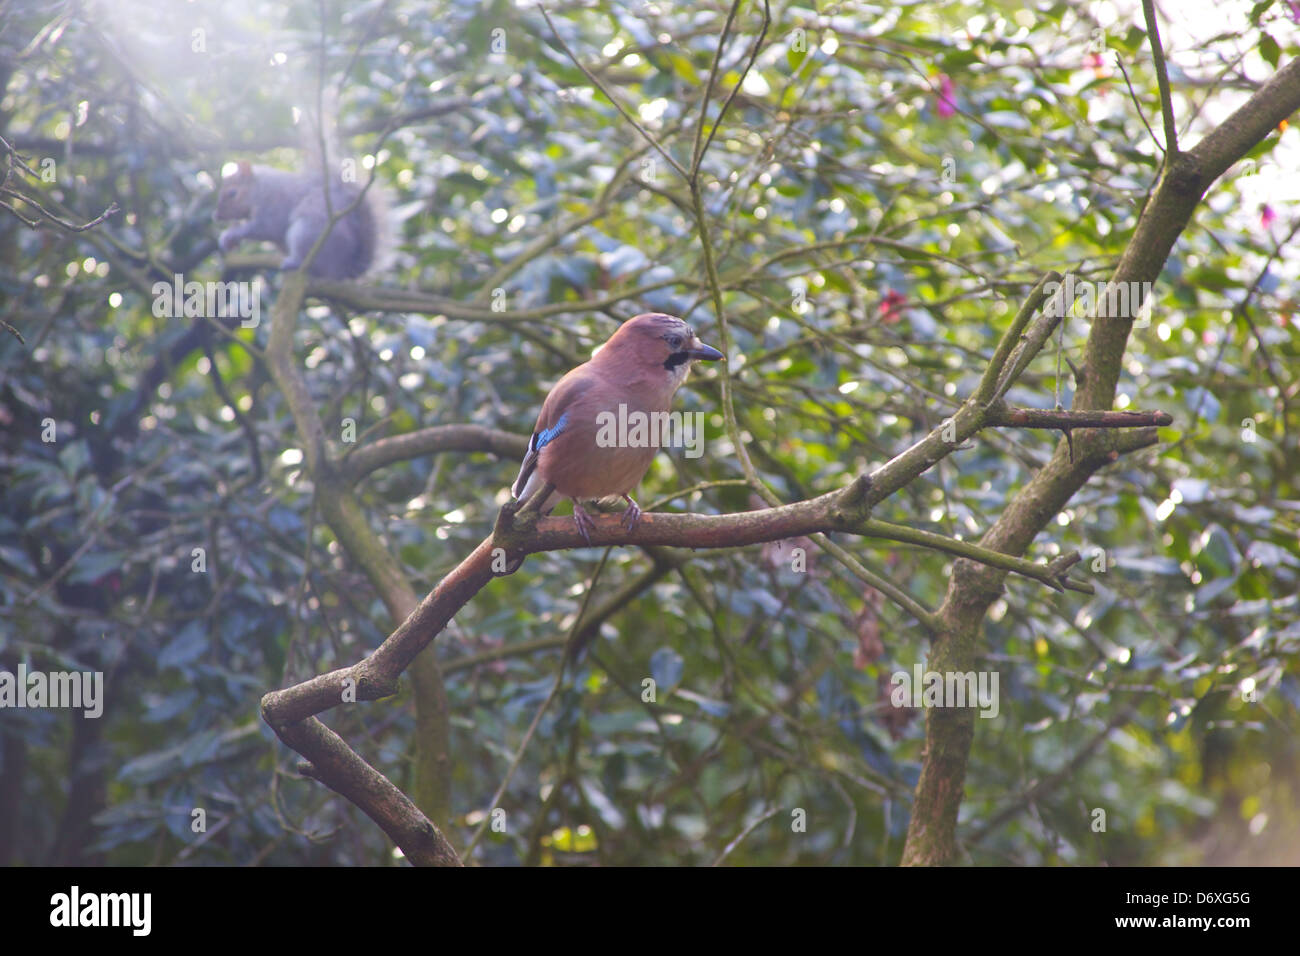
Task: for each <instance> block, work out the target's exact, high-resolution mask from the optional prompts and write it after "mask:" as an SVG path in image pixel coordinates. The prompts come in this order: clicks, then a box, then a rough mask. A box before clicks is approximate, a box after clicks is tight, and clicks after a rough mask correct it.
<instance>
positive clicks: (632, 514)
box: [620, 495, 641, 531]
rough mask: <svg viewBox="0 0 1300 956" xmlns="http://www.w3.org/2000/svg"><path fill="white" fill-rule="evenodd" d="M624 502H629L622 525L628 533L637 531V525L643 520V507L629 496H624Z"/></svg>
mask: <svg viewBox="0 0 1300 956" xmlns="http://www.w3.org/2000/svg"><path fill="white" fill-rule="evenodd" d="M623 500H625V501H626V502H627V510H626V511H624V512H623V520H622V521H621V522H620V524H622V525H623V527H624V528H627V530H628V531H635V530H636V523H637V522H638V521H640V520H641V506H640V505H638V504H637V503H636V502H635V501H633V500H632V499H631V498H630V497H629V496H627V495H624V496H623Z"/></svg>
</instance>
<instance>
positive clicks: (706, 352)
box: [686, 339, 722, 362]
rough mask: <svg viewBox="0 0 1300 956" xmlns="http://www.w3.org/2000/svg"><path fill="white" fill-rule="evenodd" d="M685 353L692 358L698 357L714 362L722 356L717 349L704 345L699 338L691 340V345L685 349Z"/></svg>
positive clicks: (701, 359) (704, 360)
mask: <svg viewBox="0 0 1300 956" xmlns="http://www.w3.org/2000/svg"><path fill="white" fill-rule="evenodd" d="M686 354H687V355H689V356H690V357H691V358H692V359H698V360H699V361H702V362H716V361H717V360H718V359H720V358H722V353H721V352H719V351H718V350H717V349H715V348H713V347H711V346H708V345H705V344H704V343H703V342H701V341H700V340H699V339H692V340H691V347H690V348H688V349H687V350H686Z"/></svg>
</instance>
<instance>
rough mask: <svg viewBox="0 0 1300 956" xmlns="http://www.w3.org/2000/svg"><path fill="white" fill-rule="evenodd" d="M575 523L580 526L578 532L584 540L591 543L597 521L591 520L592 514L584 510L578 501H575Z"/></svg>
mask: <svg viewBox="0 0 1300 956" xmlns="http://www.w3.org/2000/svg"><path fill="white" fill-rule="evenodd" d="M573 523H574V524H576V525H577V526H578V533H579V534H581V535H582V540H583V541H585V542H587V544H591V532H592V531H593V530H595V528H596V523H595V522H594V521H592V520H591V515H589V514H587V512H585V511H583V510H582V505H580V504H578V503H577V502H576V501H575V502H574V503H573Z"/></svg>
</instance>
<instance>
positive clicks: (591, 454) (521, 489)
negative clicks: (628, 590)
mask: <svg viewBox="0 0 1300 956" xmlns="http://www.w3.org/2000/svg"><path fill="white" fill-rule="evenodd" d="M720 358H722V353H721V352H719V351H718V350H717V349H715V348H710V347H709V346H707V345H705V344H704V343H703V342H701V341H700V340H699V339H697V338H696V337H695V333H694V332H693V331H692V330H691V327H690V326H689V325H687V324H686V323H685V322H683V321H682V320H681V319H679V318H677V317H675V316H671V315H664V314H663V313H661V312H648V313H645V314H644V315H638V316H636V317H635V318H631V319H628V320H627V321H626V322H624V323H623V324H622V325H620V326H619V327H618V329H617V330H616V331H615V332H614V334H613V335H611V336H610V337H609V341H608V342H606V343H605V344H604V345H603V346H602V347H601V348H600V349H599V351H597V352H596V354H595V356H594V357H593V358H592V359H591V361H590V362H586V363H584V364H582V365H579V366H578V367H577V368H575V369H574V370H573V371H571V372H569V373H568V374H567V375H565V376H564V378H562V379H560V380H559V381H558V382H557V383H556V384H555V387H554V388H552V389H551V393H550V394H549V395H547V396H546V401H545V402H543V403H542V412H541V414H540V415H538V416H537V426H536V427H535V428H534V429H533V437H532V439H531V440H530V441H529V443H528V454H526V455H525V456H524V462H523V465H522V467H520V469H519V477H518V478H516V479H515V483H514V485H513V486H512V488H511V493H512V494H513V495H514V496H515V498H516V499H518V500H519V501H521V502H523V501H526V500H527V499H528V498H530V497H531V496H532V495H533V494H535V493H536V492H537V491H538V489H540V488H542V487H543V486H545V485H546V484H547V483H548V482H549V483H551V484H553V485H554V486H555V491H554V492H553V493H552V494H551V495H550V496H549V497H548V498H547V499H546V501H545V502H543V504H542V508H541V513H542V514H544V515H545V514H550V512H551V510H552V509H553V508H554V507H555V505H556V504H557V503H558V502H559V500H560V498H561V497H564V498H569V499H571V500H572V501H573V520H574V522H575V523H576V524H577V525H578V530H579V531H580V532H581V533H582V537H583V538H584V539H585V540H586V542H587V543H588V544H590V543H591V536H590V532H591V529H592V528H594V527H595V525H594V524H593V522H592V520H591V516H590V515H588V514H587V512H585V511H584V510H583V509H582V505H581V504H579V501H580V500H587V501H590V500H594V499H599V498H608V497H611V496H615V495H617V496H618V497H621V498H622V499H623V500H624V501H626V502H627V511H626V512H625V513H624V515H623V522H622V523H623V525H624V526H625V527H626V528H627V529H628V530H629V531H631V530H632V529H633V528H635V527H636V523H637V520H638V519H639V518H640V517H641V508H640V506H638V505H637V503H636V502H635V501H633V500H632V495H631V492H632V489H633V488H635V487H636V486H637V483H638V482H640V481H641V479H642V478H643V477H644V476H645V473H646V471H647V470H648V469H649V468H650V462H652V461H653V460H654V456H655V452H656V451H657V448H656V447H655V446H654V445H653V444H650V443H647V444H646V445H645V446H644V447H621V446H619V445H618V443H617V442H612V443H611V442H608V441H599V440H598V436H599V435H600V431H601V423H602V422H608V421H609V418H607V417H606V416H615V417H618V416H619V415H620V414H621V410H620V408H619V406H620V405H624V406H626V414H627V416H628V417H629V418H630V417H631V415H632V414H633V413H641V414H643V415H649V416H653V415H654V414H655V413H666V412H667V411H668V409H669V406H670V405H671V404H672V399H673V393H675V392H676V391H677V389H678V387H680V386H681V384H682V383H683V382H684V381H686V376H687V374H688V373H689V372H690V369H691V362H692V361H695V360H697V359H700V360H703V361H706V362H713V361H716V360H718V359H720Z"/></svg>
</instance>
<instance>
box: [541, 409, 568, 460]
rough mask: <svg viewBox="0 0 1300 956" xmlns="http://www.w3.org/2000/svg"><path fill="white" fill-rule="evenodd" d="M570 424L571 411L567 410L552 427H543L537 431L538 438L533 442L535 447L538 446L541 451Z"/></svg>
mask: <svg viewBox="0 0 1300 956" xmlns="http://www.w3.org/2000/svg"><path fill="white" fill-rule="evenodd" d="M568 424H569V413H568V412H565V413H564V414H563V415H561V416H560V420H559V421H558V422H556V423H555V424H554V425H552V426H551V427H550V428H546V429H543V430H542V431H540V432H538V433H537V440H536V441H535V442H534V443H533V447H534V448H536V449H537V450H538V451H541V450H542V449H543V448H545V447H546V446H547V445H548V444H550V443H551V441H552V440H553V439H554V438H555V437H556V436H557V435H559V434H560V432H562V431H564V429H565V428H566V427H568Z"/></svg>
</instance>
